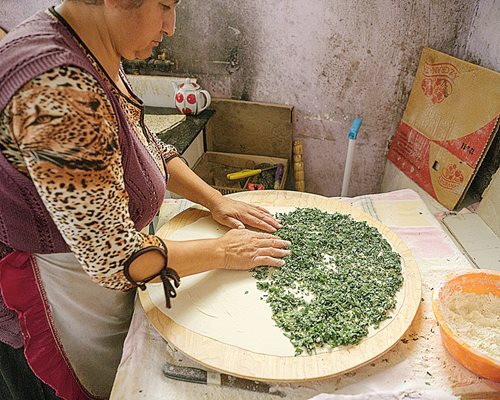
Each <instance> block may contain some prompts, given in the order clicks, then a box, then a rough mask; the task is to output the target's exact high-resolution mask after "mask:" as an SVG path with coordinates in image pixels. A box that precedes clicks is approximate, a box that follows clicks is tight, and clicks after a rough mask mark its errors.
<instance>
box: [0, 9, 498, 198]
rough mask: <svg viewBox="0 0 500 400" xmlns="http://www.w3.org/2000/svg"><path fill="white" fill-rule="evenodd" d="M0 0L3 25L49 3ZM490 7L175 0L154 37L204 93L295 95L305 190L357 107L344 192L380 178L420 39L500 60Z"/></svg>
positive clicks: (335, 155) (330, 164)
mask: <svg viewBox="0 0 500 400" xmlns="http://www.w3.org/2000/svg"><path fill="white" fill-rule="evenodd" d="M0 1H1V5H0V26H4V27H5V28H8V29H10V28H11V27H12V26H13V25H14V24H15V23H16V22H19V21H20V20H22V19H23V18H24V17H26V16H28V15H30V14H31V13H32V12H34V11H35V10H36V9H38V8H44V7H46V6H47V5H49V4H52V3H57V1H56V0H52V1H50V0H37V1H33V0H32V1H27V0H0ZM499 10H500V0H447V1H445V0H442V1H441V0H401V1H397V0H375V1H361V0H311V1H308V2H306V1H303V0H302V1H299V0H273V1H264V0H240V1H234V0H210V1H196V0H183V1H182V2H181V4H180V5H179V7H178V17H177V32H176V35H175V36H174V37H173V38H171V39H166V40H165V44H164V45H165V46H166V47H167V48H168V52H167V53H168V54H167V55H168V57H169V58H170V59H171V60H173V61H174V62H175V65H176V68H175V71H174V72H175V74H180V75H190V76H196V77H198V78H199V82H200V83H201V84H202V86H204V87H205V88H206V89H208V90H210V91H211V93H212V95H213V96H216V97H227V98H235V99H243V100H251V101H260V102H268V103H281V104H290V105H293V106H294V107H295V109H294V137H295V138H296V139H300V140H301V141H302V142H303V145H304V160H305V173H306V190H307V191H309V192H314V193H319V194H323V195H327V196H337V195H339V194H340V189H341V185H342V176H343V169H344V163H345V156H346V149H347V131H348V129H349V127H350V124H351V121H352V120H353V118H354V117H355V116H356V115H360V116H361V117H362V118H363V126H362V130H361V133H360V136H359V138H358V141H357V145H356V153H355V161H354V165H353V171H352V174H353V175H352V181H351V185H350V191H349V195H351V196H354V195H359V194H364V193H372V192H377V191H378V190H379V188H380V182H381V180H382V174H383V170H384V165H385V153H386V147H387V142H388V139H389V138H390V137H391V136H392V135H393V134H394V132H395V129H396V127H397V125H398V123H399V121H400V118H401V115H402V113H403V110H404V108H405V105H406V100H407V98H408V94H409V91H410V89H411V84H412V81H413V77H414V74H415V72H416V69H417V65H418V60H419V57H420V52H421V49H422V48H423V47H425V46H429V47H432V48H435V49H437V50H440V51H443V52H446V53H448V54H451V55H453V56H456V57H459V58H465V59H467V60H472V61H474V62H477V63H479V64H481V65H484V66H486V67H488V68H492V69H496V70H500V50H499V49H498V46H499V43H500V31H499V30H498V28H497V21H498V20H499V15H498V14H499V12H500V11H499ZM269 134H272V133H269Z"/></svg>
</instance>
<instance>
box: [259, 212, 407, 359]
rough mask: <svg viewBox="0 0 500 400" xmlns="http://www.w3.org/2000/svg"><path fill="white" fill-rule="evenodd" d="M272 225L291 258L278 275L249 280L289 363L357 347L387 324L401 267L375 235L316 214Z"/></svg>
mask: <svg viewBox="0 0 500 400" xmlns="http://www.w3.org/2000/svg"><path fill="white" fill-rule="evenodd" d="M277 218H278V219H280V220H281V223H282V225H283V228H282V229H280V230H279V231H278V232H277V233H276V235H277V236H279V237H281V238H283V239H286V240H289V241H290V242H291V244H292V245H291V250H292V254H291V256H289V257H287V258H286V264H285V265H284V266H283V267H281V268H279V269H276V268H268V267H260V268H256V269H255V270H254V277H255V278H256V279H257V281H258V282H257V287H258V288H259V289H260V290H262V291H264V292H265V294H263V296H262V297H261V299H264V300H265V301H266V302H267V303H269V305H270V307H271V309H272V312H273V319H274V321H275V322H276V325H277V326H278V327H279V328H281V329H282V330H283V332H284V334H285V335H286V336H287V337H288V338H289V339H290V341H291V343H292V344H293V345H294V347H295V354H296V355H299V354H301V353H302V352H303V351H304V350H305V351H306V352H307V353H309V354H311V353H312V352H314V351H315V349H317V348H320V347H323V346H325V345H328V346H331V347H336V346H340V345H352V344H356V343H358V342H359V341H360V340H361V339H362V338H363V337H364V336H366V335H367V334H368V328H369V327H370V326H373V327H374V328H377V327H378V326H379V324H380V322H382V321H383V320H385V319H387V318H389V316H388V310H390V309H392V308H394V307H395V305H396V298H395V296H396V293H397V291H398V290H399V288H400V287H401V285H402V283H403V276H402V273H401V259H400V255H399V254H398V253H396V252H394V251H393V250H392V248H391V245H390V244H389V243H388V242H387V240H385V239H384V238H383V237H382V235H381V234H380V233H379V231H378V230H377V229H376V228H373V227H370V226H369V225H368V224H367V223H366V222H360V221H356V220H354V219H353V218H352V217H350V216H349V215H345V214H339V213H334V214H330V213H327V212H323V211H321V210H318V209H316V208H298V209H296V210H295V211H293V212H289V213H278V214H277Z"/></svg>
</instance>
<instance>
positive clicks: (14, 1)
mask: <svg viewBox="0 0 500 400" xmlns="http://www.w3.org/2000/svg"><path fill="white" fill-rule="evenodd" d="M56 4H59V0H0V26H1V27H2V28H3V29H6V30H10V29H12V28H13V27H14V26H16V25H17V24H18V23H19V22H21V21H22V20H23V19H25V18H28V17H29V16H30V15H32V14H34V13H35V12H37V11H39V10H43V9H45V8H48V7H50V6H53V5H56Z"/></svg>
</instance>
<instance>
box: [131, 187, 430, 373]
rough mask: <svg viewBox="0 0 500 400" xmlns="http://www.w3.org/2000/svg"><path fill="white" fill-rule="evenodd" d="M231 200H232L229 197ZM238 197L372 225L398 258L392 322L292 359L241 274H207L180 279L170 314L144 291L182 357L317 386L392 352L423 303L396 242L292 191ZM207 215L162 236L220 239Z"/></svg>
mask: <svg viewBox="0 0 500 400" xmlns="http://www.w3.org/2000/svg"><path fill="white" fill-rule="evenodd" d="M232 196H234V195H232ZM236 197H238V198H241V199H242V200H245V201H248V202H251V203H253V204H259V205H262V206H264V207H266V208H267V209H269V210H270V211H272V212H276V211H279V212H283V211H287V210H288V211H291V210H293V208H295V207H317V208H319V209H322V210H324V211H328V212H342V213H349V214H351V216H353V218H354V219H356V220H366V221H367V222H368V224H369V225H371V226H375V227H376V228H377V229H378V230H379V231H380V232H381V233H382V234H383V235H384V237H385V238H386V240H388V241H389V243H391V245H392V247H393V248H394V249H395V251H397V252H398V253H400V254H401V256H402V261H403V276H404V283H403V287H402V289H401V290H400V292H399V293H398V298H397V300H398V301H397V306H396V309H395V310H394V312H393V315H392V316H393V318H391V319H388V320H386V321H384V322H383V323H382V324H381V326H380V327H379V328H378V329H376V330H371V331H370V333H369V335H368V337H366V338H364V339H363V340H362V341H361V342H360V343H359V344H357V345H355V346H340V347H336V348H334V349H325V351H324V352H322V351H318V353H317V354H313V355H307V354H305V355H301V356H298V357H295V356H294V354H295V349H294V348H293V346H292V345H291V343H290V342H289V341H288V339H287V338H286V337H285V336H284V335H283V333H282V331H281V330H280V329H279V328H277V327H276V326H275V325H274V322H273V320H272V319H271V315H272V314H271V310H270V308H269V306H268V304H267V303H266V302H265V301H263V300H260V296H261V295H262V294H263V292H261V291H259V290H258V289H257V288H256V281H255V279H254V278H253V277H252V275H251V273H249V272H246V271H241V272H240V271H209V272H206V273H203V274H197V275H194V276H191V277H185V278H183V279H182V283H181V287H180V288H179V289H178V296H177V297H176V298H175V299H173V300H172V304H173V308H172V309H170V310H167V309H166V308H165V300H164V294H163V288H162V287H161V285H160V284H149V285H148V290H147V291H146V292H140V299H141V302H142V304H143V307H144V309H145V311H146V314H147V316H148V318H149V319H150V321H151V322H152V324H153V325H154V326H155V328H156V329H157V330H158V331H159V332H160V334H161V335H162V336H163V337H164V338H165V339H166V340H167V341H169V342H170V343H171V344H172V345H174V346H175V347H177V348H178V349H179V350H181V351H183V352H184V353H186V354H188V355H189V356H191V357H192V358H194V359H196V360H198V361H199V362H201V363H202V364H204V365H206V366H207V367H209V368H212V369H216V370H219V371H221V372H226V373H229V374H232V375H235V376H241V377H245V378H251V379H256V380H263V381H266V380H267V381H302V380H311V379H320V378H325V377H329V376H333V375H336V374H340V373H344V372H346V371H348V370H351V369H353V368H356V367H358V366H361V365H363V364H365V363H367V362H369V361H370V360H372V359H373V358H375V357H377V356H379V355H380V354H382V353H383V352H385V351H387V350H388V349H390V348H391V347H392V346H393V345H394V344H395V343H397V341H398V340H399V339H400V338H401V336H402V335H403V334H404V332H405V331H406V329H407V328H408V327H409V325H410V324H411V321H412V320H413V317H414V316H415V313H416V310H417V308H418V304H419V302H420V297H421V283H420V275H419V273H418V267H417V266H416V263H415V261H414V260H413V257H412V256H411V253H410V252H409V250H408V249H407V248H406V246H405V245H404V244H403V243H402V242H401V240H400V239H399V238H398V237H397V236H396V235H395V234H394V233H393V232H392V231H391V230H389V229H388V228H387V227H385V226H384V225H382V224H380V223H379V222H378V221H376V220H374V219H373V218H371V217H370V216H368V215H366V214H363V213H361V212H359V211H357V210H355V209H353V208H352V207H350V206H348V205H346V204H344V203H341V202H339V201H337V200H333V199H327V198H324V197H322V196H316V195H311V194H305V193H297V192H284V191H276V192H275V191H268V192H260V193H248V192H246V193H240V194H238V195H237V196H236ZM206 215H207V213H206V212H204V211H201V210H195V209H189V210H186V211H184V212H183V213H181V214H180V215H179V216H177V217H176V218H174V219H173V220H172V221H170V222H169V223H168V224H167V226H165V227H163V228H162V229H160V231H159V232H158V235H159V236H161V237H164V238H168V239H170V240H187V239H195V238H198V239H201V238H208V237H217V236H220V235H222V234H223V233H224V232H225V230H226V229H225V228H224V227H221V226H220V225H218V224H216V223H215V222H213V221H212V220H211V218H209V217H206Z"/></svg>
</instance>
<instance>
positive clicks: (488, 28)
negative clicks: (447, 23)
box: [465, 0, 500, 237]
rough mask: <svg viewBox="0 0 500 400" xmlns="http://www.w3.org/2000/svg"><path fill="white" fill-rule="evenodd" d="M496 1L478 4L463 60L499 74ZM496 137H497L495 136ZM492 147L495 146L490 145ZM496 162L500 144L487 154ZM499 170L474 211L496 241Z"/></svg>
mask: <svg viewBox="0 0 500 400" xmlns="http://www.w3.org/2000/svg"><path fill="white" fill-rule="evenodd" d="M498 21H500V1H499V0H481V1H480V3H479V7H478V8H477V10H476V13H475V14H474V19H473V22H472V28H471V30H470V34H469V37H468V39H467V47H466V50H465V57H466V58H467V59H470V60H473V61H474V62H476V63H478V64H480V65H482V66H484V67H487V68H491V69H493V70H496V71H499V72H500V30H499V29H498ZM497 135H499V133H498V132H497ZM494 143H495V142H494ZM489 152H490V153H492V154H493V155H494V157H495V158H496V159H497V160H498V157H499V156H500V140H498V141H496V146H495V147H494V148H491V149H490V150H489ZM499 199H500V170H498V171H497V172H496V174H494V175H493V177H492V179H491V181H490V184H489V186H488V188H487V189H486V190H485V191H484V194H483V199H482V200H481V203H480V204H479V207H478V209H477V212H478V214H479V215H480V216H481V217H482V219H483V220H484V222H486V224H488V225H489V227H490V228H491V229H492V230H493V231H494V232H495V233H496V234H497V236H499V237H500V201H499Z"/></svg>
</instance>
